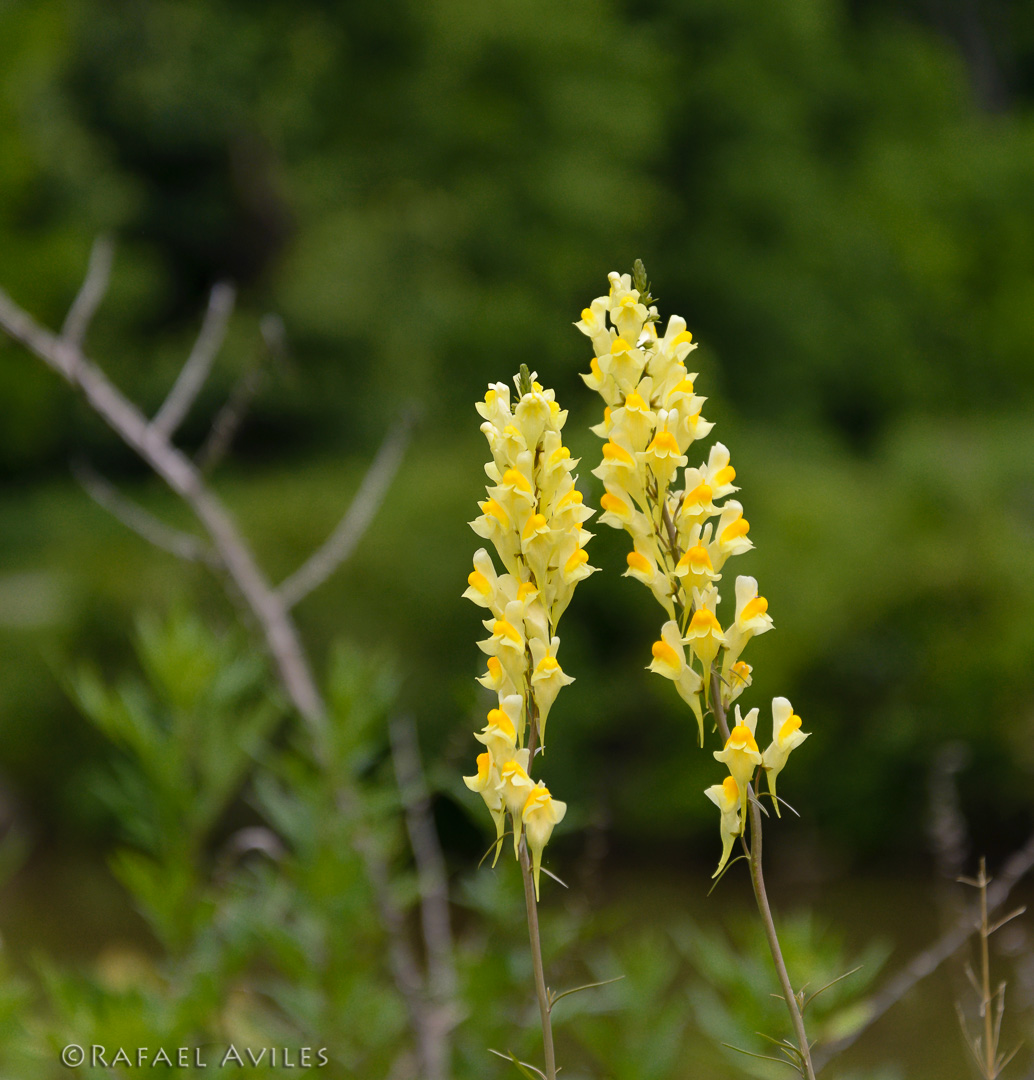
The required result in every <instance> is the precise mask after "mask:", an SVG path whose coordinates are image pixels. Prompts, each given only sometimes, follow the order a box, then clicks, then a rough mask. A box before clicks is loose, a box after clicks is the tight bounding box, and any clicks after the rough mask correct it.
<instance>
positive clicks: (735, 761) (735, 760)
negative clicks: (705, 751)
mask: <svg viewBox="0 0 1034 1080" xmlns="http://www.w3.org/2000/svg"><path fill="white" fill-rule="evenodd" d="M735 715H736V723H735V725H734V726H733V729H732V730H731V731H730V732H729V738H728V739H727V740H726V743H725V748H724V749H722V750H715V752H714V757H715V760H716V761H721V762H722V763H723V764H724V765H725V766H726V768H728V770H729V772H730V773H731V774H732V775H733V776H734V777H735V779H736V784H737V786H738V787H739V790H740V809H741V810H742V811H743V812H744V814H745V813H746V808H747V785H748V784H749V783H750V781H751V779H752V778H753V776H754V773H755V771H756V770H757V767H758V766H759V765H760V764H761V751H760V750H758V744H757V740H756V739H755V738H754V732H755V731H756V730H757V726H758V710H757V709H751V710H750V712H749V713H747V715H746V716H740V707H739V705H737V706H736V714H735Z"/></svg>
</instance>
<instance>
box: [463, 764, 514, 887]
mask: <svg viewBox="0 0 1034 1080" xmlns="http://www.w3.org/2000/svg"><path fill="white" fill-rule="evenodd" d="M477 765H478V771H477V774H476V775H474V776H465V777H463V782H464V783H465V784H466V785H467V787H468V788H470V790H471V791H476V792H478V793H479V794H480V795H481V797H482V798H483V799H484V800H485V806H487V807H488V812H489V813H490V814H491V815H492V820H493V821H494V822H495V838H496V845H495V858H493V859H492V865H493V866H495V864H496V862H498V860H499V852H500V851H501V850H502V846H503V845H502V840H503V833H504V831H505V830H506V807H505V806H504V805H503V796H502V795H501V794H500V790H499V789H500V787H501V786H502V780H501V779H500V777H499V770H498V768H497V767H496V765H495V763H494V762H493V761H492V755H491V754H490V753H489V752H488V751H487V750H486V751H485V753H483V754H478V758H477Z"/></svg>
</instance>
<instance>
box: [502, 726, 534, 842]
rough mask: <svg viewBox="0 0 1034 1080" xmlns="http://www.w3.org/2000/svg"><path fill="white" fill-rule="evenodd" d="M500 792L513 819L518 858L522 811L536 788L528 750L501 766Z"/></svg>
mask: <svg viewBox="0 0 1034 1080" xmlns="http://www.w3.org/2000/svg"><path fill="white" fill-rule="evenodd" d="M499 781H500V784H499V791H500V794H501V795H502V797H503V803H504V804H505V806H506V809H507V810H509V811H510V817H512V818H513V854H514V857H515V858H516V857H518V856H519V854H520V846H521V829H522V819H521V811H522V810H523V809H524V804H525V802H527V799H528V793H529V792H530V791H531V790H532V788H534V787H535V783H534V781H533V780H532V779H531V777H530V776H529V775H528V749H527V747H525V748H524V749H523V750H518V751H517V753H516V754H514V756H513V757H512V758H511V759H510V760H509V761H504V762H503V763H502V764H501V765H500V766H499Z"/></svg>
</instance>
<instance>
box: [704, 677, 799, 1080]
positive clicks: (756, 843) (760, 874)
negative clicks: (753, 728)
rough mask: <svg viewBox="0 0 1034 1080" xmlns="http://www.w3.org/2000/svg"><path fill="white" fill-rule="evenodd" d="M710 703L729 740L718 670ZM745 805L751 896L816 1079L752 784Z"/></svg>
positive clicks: (724, 734) (792, 1019) (713, 681)
mask: <svg viewBox="0 0 1034 1080" xmlns="http://www.w3.org/2000/svg"><path fill="white" fill-rule="evenodd" d="M711 703H712V705H713V707H714V715H715V720H716V721H717V722H718V729H719V731H721V733H722V740H723V742H727V741H728V739H729V723H728V721H727V720H726V717H725V709H724V707H723V706H722V683H721V679H720V677H719V675H718V672H716V671H712V672H711ZM747 805H748V806H749V807H750V848H749V849H748V850H747V854H748V856H749V859H750V880H751V884H752V885H753V886H754V899H755V900H756V901H757V905H758V911H759V912H760V913H761V921H762V922H763V923H764V925H765V937H766V938H767V939H768V947H769V950H770V951H771V953H772V962H773V964H774V965H775V969H776V977H777V978H778V980H779V986H780V989H781V990H782V992H783V998H784V999H785V1001H786V1008H787V1010H788V1011H789V1013H790V1023H791V1024H792V1025H793V1029H794V1033H795V1034H796V1036H797V1046H798V1049H799V1051H800V1058H801V1061H800V1068H801V1075H802V1076H804V1077H806V1078H807V1080H815V1068H814V1066H813V1065H812V1063H811V1047H810V1046H809V1045H808V1034H807V1032H806V1031H805V1030H804V1017H803V1016H802V1015H801V1009H800V1005H799V1004H798V1001H797V996H796V995H795V994H794V992H793V986H792V984H791V983H790V976H789V974H788V973H787V970H786V961H785V960H784V959H783V950H782V949H781V948H780V946H779V935H778V934H777V933H776V928H775V920H774V919H773V918H772V908H771V906H770V905H769V903H768V892H767V890H766V889H765V875H764V871H763V870H762V869H761V811H760V809H759V807H758V803H757V799H756V798H755V797H754V792H753V790H752V789H751V787H750V786H749V785H748V787H747Z"/></svg>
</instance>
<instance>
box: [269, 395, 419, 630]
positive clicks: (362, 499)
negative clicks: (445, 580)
mask: <svg viewBox="0 0 1034 1080" xmlns="http://www.w3.org/2000/svg"><path fill="white" fill-rule="evenodd" d="M412 427H413V418H412V416H411V415H410V414H406V415H404V416H403V417H402V418H401V419H400V420H399V421H398V422H397V423H396V424H395V426H394V427H393V428H391V429H390V430H389V431H388V434H387V435H385V437H384V441H383V442H382V443H381V446H380V449H379V450H378V451H377V456H376V457H375V458H374V459H373V464H372V465H371V466H370V468H369V469H368V470H367V473H366V476H364V477H363V482H362V484H360V486H359V491H358V492H356V496H355V498H354V499H353V500H352V504H351V506H349V508H348V511H347V512H346V514H345V516H344V517H343V518H342V519H341V521H340V523H339V524H338V527H337V528H336V529H335V530H334V531H333V533H331V535H330V538H329V539H328V540H327V542H326V543H325V544H324V545H323V547H321V548H320V549H319V550H318V551H317V552H316V553H315V554H314V555H312V556H311V557H310V558H309V560H308V561H307V562H306V563H304V565H302V566H301V567H300V568H299V569H298V570H296V571H295V572H294V573H293V574H292V575H291V576H290V577H289V578H288V579H287V580H286V581H284V582H283V583H282V584H281V586H280V588H279V589H278V590H277V593H278V594H279V596H280V598H281V600H282V601H283V604H284V607H285V608H287V609H288V610H290V609H291V608H293V607H294V606H295V605H296V604H297V603H298V602H299V601H300V600H302V599H304V598H305V597H306V596H308V595H309V593H311V592H312V591H313V589H316V588H318V587H319V586H320V585H322V584H323V582H324V581H326V580H327V578H329V577H330V575H331V574H333V573H334V571H335V570H337V568H338V567H339V566H341V564H342V563H343V562H345V560H346V559H348V558H349V556H350V555H351V554H352V552H353V551H354V550H355V547H356V545H357V544H358V543H359V541H360V540H361V539H362V537H363V533H365V532H366V530H367V528H369V525H370V522H371V521H372V520H373V518H374V515H375V514H376V513H377V511H378V510H379V509H380V506H381V503H382V502H383V501H384V498H385V496H386V495H387V493H388V488H389V487H390V486H391V482H392V480H393V479H394V478H395V473H396V472H397V471H398V468H399V465H401V464H402V458H403V456H404V454H405V452H406V446H407V445H408V444H409V439H410V434H411V431H412Z"/></svg>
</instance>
